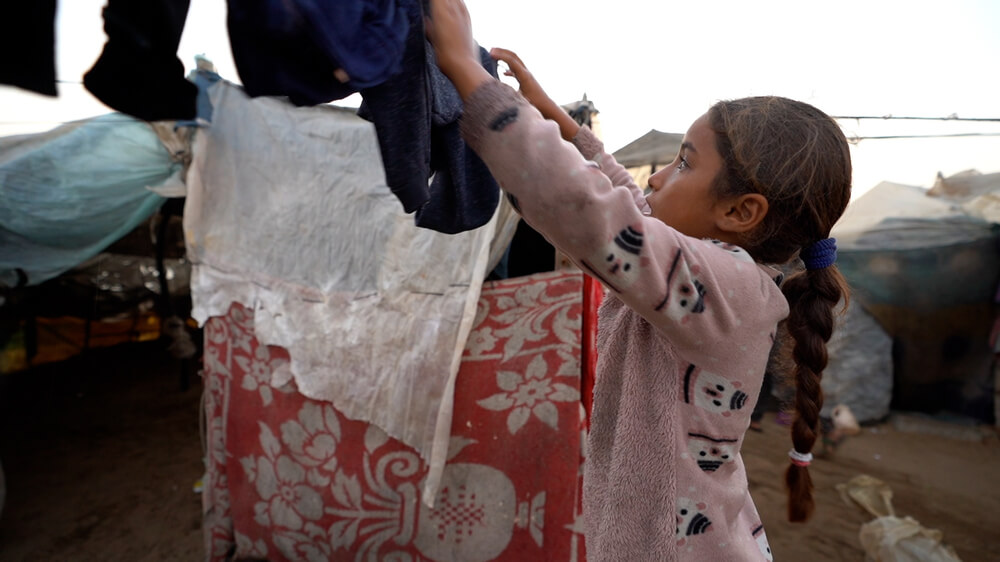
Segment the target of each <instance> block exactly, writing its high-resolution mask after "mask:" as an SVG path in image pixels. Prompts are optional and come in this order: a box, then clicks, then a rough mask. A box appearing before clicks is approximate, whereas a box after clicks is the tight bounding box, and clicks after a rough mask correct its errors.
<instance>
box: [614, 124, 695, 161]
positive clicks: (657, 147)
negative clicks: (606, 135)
mask: <svg viewBox="0 0 1000 562" xmlns="http://www.w3.org/2000/svg"><path fill="white" fill-rule="evenodd" d="M683 140H684V135H681V134H677V133H663V132H660V131H657V130H656V129H652V130H650V131H649V132H648V133H646V134H645V135H643V136H641V137H639V138H637V139H635V140H634V141H632V142H630V143H628V144H627V145H625V146H623V147H621V148H619V149H618V150H616V151H615V152H614V154H612V156H614V158H615V160H617V161H618V163H619V164H621V165H622V166H624V167H626V168H639V167H641V166H662V165H665V164H669V163H671V162H673V161H674V158H675V157H676V156H677V153H678V152H679V151H680V148H681V142H682V141H683Z"/></svg>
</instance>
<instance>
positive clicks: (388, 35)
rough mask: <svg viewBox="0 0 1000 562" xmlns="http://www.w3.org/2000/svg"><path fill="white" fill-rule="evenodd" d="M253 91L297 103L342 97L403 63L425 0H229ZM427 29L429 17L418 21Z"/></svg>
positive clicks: (237, 52)
mask: <svg viewBox="0 0 1000 562" xmlns="http://www.w3.org/2000/svg"><path fill="white" fill-rule="evenodd" d="M227 4H228V6H229V14H228V17H227V26H228V29H229V42H230V47H231V48H232V52H233V61H234V63H235V64H236V71H237V72H238V73H239V75H240V81H241V82H242V83H243V87H244V90H245V91H246V92H247V95H249V96H252V97H256V96H284V97H287V98H288V99H289V101H291V102H292V103H294V104H295V105H317V104H321V103H327V102H330V101H333V100H338V99H342V98H344V97H347V96H348V95H350V94H353V93H355V92H357V91H358V90H360V89H362V88H367V87H370V86H374V85H376V84H379V83H381V82H383V81H385V80H386V79H387V78H389V77H390V76H391V75H392V74H394V73H396V72H398V71H399V69H400V62H401V60H402V58H403V48H404V44H405V42H406V37H407V34H408V32H409V31H410V25H411V21H412V19H413V18H412V17H411V14H412V13H419V10H420V8H419V6H418V4H417V0H228V1H227ZM418 27H419V28H420V30H421V33H423V22H422V21H420V24H419V26H418Z"/></svg>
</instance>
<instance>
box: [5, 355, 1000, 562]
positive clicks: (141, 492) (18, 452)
mask: <svg viewBox="0 0 1000 562" xmlns="http://www.w3.org/2000/svg"><path fill="white" fill-rule="evenodd" d="M199 382H200V381H198V380H197V378H195V379H194V380H192V384H191V387H190V388H188V389H187V390H185V391H182V390H181V389H180V365H179V363H178V362H177V361H176V360H174V359H172V358H170V357H169V356H168V355H167V354H166V353H164V352H163V351H161V349H160V347H159V345H158V344H157V343H156V342H151V343H144V344H128V345H124V346H117V347H114V348H107V349H101V350H93V351H90V352H88V353H87V354H86V355H84V356H80V357H76V358H74V359H71V360H68V361H64V362H61V363H58V364H54V365H48V366H43V367H38V368H35V369H34V370H31V371H28V372H24V373H20V374H15V375H8V376H5V377H2V378H0V423H2V425H0V436H2V437H0V462H2V463H3V467H4V470H5V472H6V477H7V478H6V480H7V502H6V505H5V506H4V510H3V513H2V515H0V560H3V561H15V560H16V561H21V560H25V561H26V560H45V561H58V560H71V561H74V562H76V561H91V560H93V561H108V560H115V561H117V560H129V561H139V560H147V561H173V560H180V561H194V560H199V559H201V558H202V547H201V530H200V524H201V514H200V499H199V496H198V495H197V494H196V493H195V492H194V491H193V490H192V486H193V485H194V483H195V481H196V480H198V479H199V478H200V476H201V472H202V463H201V443H200V440H199V430H198V403H199V399H200V392H201V388H200V384H199ZM904 422H905V423H904ZM788 448H789V438H788V436H787V428H785V427H782V426H780V425H777V424H776V423H775V418H774V416H773V415H769V416H767V417H766V418H765V420H764V431H763V432H762V433H751V434H750V435H749V436H748V437H747V439H746V443H745V445H744V457H745V459H746V464H747V469H748V473H749V475H750V483H751V489H752V491H753V494H754V497H755V499H756V501H757V505H758V507H759V509H760V511H761V515H762V518H763V520H764V522H765V524H766V526H767V532H768V536H769V539H770V542H771V548H772V550H773V552H774V554H775V559H776V560H783V561H809V562H823V561H840V560H863V558H864V552H863V550H862V548H861V544H860V542H859V540H858V530H859V528H860V526H861V525H862V524H864V523H865V522H867V521H869V520H870V519H872V517H871V516H870V515H868V514H866V513H865V512H863V511H862V510H861V509H859V508H858V507H857V506H855V505H849V504H847V503H845V502H844V501H843V500H842V499H841V497H840V495H839V494H838V492H837V491H836V485H837V484H841V483H845V482H847V481H848V480H850V479H851V478H853V477H855V476H857V475H860V474H868V475H871V476H874V477H876V478H879V479H881V480H883V481H884V482H885V483H887V484H888V485H889V486H890V487H891V489H892V491H893V494H894V497H893V506H894V507H895V509H896V512H897V514H899V515H901V516H902V515H909V516H912V517H914V518H915V519H917V520H918V521H920V523H921V524H923V525H924V526H925V527H928V528H932V529H938V530H940V531H942V532H943V534H944V542H945V543H946V544H949V545H951V546H952V547H953V548H954V549H955V551H956V552H957V553H958V555H959V556H960V557H961V559H962V560H964V561H981V560H989V559H996V558H993V557H994V556H997V555H996V554H995V553H994V552H995V550H996V549H997V548H998V545H1000V524H998V523H997V522H998V521H1000V487H998V486H997V485H996V478H997V475H1000V441H998V439H997V435H996V433H995V432H994V431H993V430H992V429H991V428H976V427H969V426H959V425H946V424H944V425H942V424H934V423H930V422H927V421H924V420H914V419H913V418H907V417H899V418H897V419H896V421H895V422H892V421H890V422H887V423H885V424H881V425H878V426H874V427H866V428H864V430H863V432H862V433H861V434H860V435H858V436H855V437H852V438H850V439H849V440H847V441H845V442H844V443H843V444H842V445H841V446H840V448H839V449H838V450H837V452H836V454H835V456H834V457H833V458H832V459H828V460H818V461H816V462H815V463H814V466H813V469H812V471H811V472H812V474H813V479H814V482H815V485H816V490H817V499H818V508H817V513H816V515H815V517H814V518H813V519H812V521H810V522H809V523H806V524H790V523H787V522H785V521H784V498H785V494H784V489H783V488H782V486H783V484H782V471H783V470H784V466H785V462H786V460H785V459H786V458H787V457H786V456H785V452H786V451H787V450H788Z"/></svg>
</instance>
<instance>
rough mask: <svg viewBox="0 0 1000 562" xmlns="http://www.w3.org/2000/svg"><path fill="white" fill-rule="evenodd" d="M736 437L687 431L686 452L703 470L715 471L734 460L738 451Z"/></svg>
mask: <svg viewBox="0 0 1000 562" xmlns="http://www.w3.org/2000/svg"><path fill="white" fill-rule="evenodd" d="M738 443H739V440H738V439H723V438H719V437H710V436H708V435H703V434H701V433H688V454H690V455H691V458H692V459H693V460H694V461H695V463H696V464H697V465H698V468H700V469H702V470H703V471H705V472H715V471H716V470H719V467H721V466H722V465H723V464H725V463H731V462H733V461H734V460H736V455H737V453H739V450H738V449H737V444H738Z"/></svg>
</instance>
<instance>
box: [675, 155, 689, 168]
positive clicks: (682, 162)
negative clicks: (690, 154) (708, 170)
mask: <svg viewBox="0 0 1000 562" xmlns="http://www.w3.org/2000/svg"><path fill="white" fill-rule="evenodd" d="M687 167H688V161H687V160H686V159H685V158H684V157H683V156H681V162H680V164H677V171H681V170H684V169H686V168H687Z"/></svg>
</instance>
